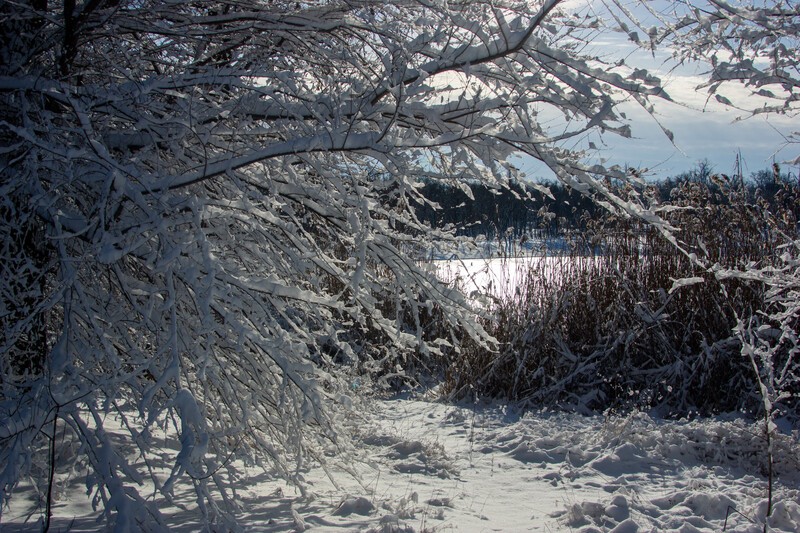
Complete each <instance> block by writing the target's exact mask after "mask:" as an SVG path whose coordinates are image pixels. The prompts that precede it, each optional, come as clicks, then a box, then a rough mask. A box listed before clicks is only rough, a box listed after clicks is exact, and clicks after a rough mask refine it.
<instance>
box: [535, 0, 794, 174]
mask: <svg viewBox="0 0 800 533" xmlns="http://www.w3.org/2000/svg"><path fill="white" fill-rule="evenodd" d="M571 3H573V4H575V5H576V6H580V5H581V4H583V6H584V7H585V6H586V0H573V1H572V2H571ZM592 44H593V46H594V47H595V52H596V53H598V54H599V55H608V54H611V55H612V56H613V55H618V56H619V57H626V62H627V63H628V64H629V65H631V66H636V67H643V68H646V69H648V70H649V71H650V72H651V73H653V74H655V75H657V76H659V77H661V78H662V82H663V85H664V88H665V89H666V91H667V93H668V94H669V95H670V96H671V97H672V99H673V101H675V102H679V103H680V104H678V103H670V102H665V101H658V102H654V103H655V109H656V118H657V119H658V121H659V122H660V123H661V124H662V125H663V126H664V127H665V128H667V129H669V130H670V131H672V132H673V133H674V143H672V142H670V140H669V139H668V138H667V137H666V135H665V134H664V133H663V132H662V131H661V128H660V127H659V126H658V124H657V122H656V120H655V119H654V118H653V117H651V116H649V115H648V114H647V113H646V112H645V111H644V110H643V109H641V107H639V106H637V105H635V104H630V105H627V106H626V107H625V109H624V110H625V112H626V115H627V116H628V118H629V119H630V124H631V127H632V133H633V138H632V139H620V138H616V137H615V136H613V135H604V136H602V137H600V136H593V137H592V138H590V139H589V140H591V141H592V142H594V144H595V145H596V146H597V148H598V151H597V152H596V153H595V154H594V156H593V159H592V160H591V162H592V163H597V162H603V161H601V159H604V160H605V164H607V165H610V164H620V165H627V166H631V167H636V168H640V169H641V168H647V169H649V173H648V175H649V176H650V177H652V178H662V177H668V176H674V175H677V174H679V173H681V172H685V171H687V170H691V169H692V168H695V167H696V166H697V164H698V163H699V162H700V161H702V160H707V161H708V162H709V163H710V164H711V166H712V168H713V170H714V171H716V172H720V173H725V174H732V173H734V172H735V171H736V162H737V157H738V158H739V160H740V161H741V170H742V172H743V174H744V175H745V176H749V175H750V174H751V173H753V172H756V171H759V170H762V169H765V168H768V167H770V166H771V165H772V163H773V161H775V162H778V163H783V165H782V166H783V168H784V170H786V171H790V172H793V173H795V174H797V173H799V171H800V166H799V165H797V164H790V163H789V162H792V161H794V160H796V159H798V156H800V143H798V142H795V143H789V142H787V140H788V137H789V136H790V135H791V134H792V133H793V132H798V131H800V124H798V121H797V117H794V118H793V117H791V116H786V115H775V114H771V115H758V116H750V115H749V114H748V113H746V112H744V111H741V110H739V109H735V108H734V107H731V106H727V105H724V104H721V103H719V102H717V101H716V100H715V99H714V98H713V97H712V98H709V97H708V93H707V92H706V90H705V89H698V86H699V85H701V84H702V83H703V81H704V77H703V73H704V71H707V70H708V68H709V67H708V66H707V65H701V64H693V65H687V66H683V67H680V68H675V65H674V64H673V63H671V62H670V61H669V59H670V55H671V53H670V50H669V49H663V50H661V51H658V52H657V53H656V55H655V56H652V55H651V54H649V53H646V52H635V53H631V50H632V49H633V45H632V44H631V43H630V42H628V41H627V39H626V36H625V35H624V34H613V33H606V34H603V35H601V36H600V38H599V39H597V40H595V41H593V43H592ZM719 92H720V93H721V94H724V95H725V96H726V97H728V98H729V99H730V100H731V101H733V102H736V103H744V104H746V105H748V106H751V104H754V105H753V107H757V106H759V105H760V104H761V100H756V98H757V97H753V96H752V91H751V90H750V89H748V88H746V87H744V86H742V85H737V84H728V85H725V86H723V87H722V88H721V90H720V91H719ZM762 100H763V99H762ZM774 103H775V102H774V101H773V102H772V104H773V105H774ZM519 167H520V169H521V170H522V171H523V172H524V173H525V174H526V175H527V176H528V178H536V177H549V176H551V175H552V174H551V173H550V172H549V170H547V169H546V168H545V167H544V165H542V164H541V163H539V162H538V161H535V160H533V159H524V160H522V161H520V164H519Z"/></svg>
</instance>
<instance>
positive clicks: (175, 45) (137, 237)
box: [0, 0, 796, 529]
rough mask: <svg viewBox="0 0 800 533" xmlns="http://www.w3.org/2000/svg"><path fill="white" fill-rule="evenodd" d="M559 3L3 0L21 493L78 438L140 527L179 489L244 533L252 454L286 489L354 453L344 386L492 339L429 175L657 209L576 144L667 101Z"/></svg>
mask: <svg viewBox="0 0 800 533" xmlns="http://www.w3.org/2000/svg"><path fill="white" fill-rule="evenodd" d="M559 3H560V2H559V1H558V0H546V1H544V2H542V1H533V2H518V1H514V0H494V1H491V2H489V1H485V2H484V1H475V0H463V1H459V0H456V1H447V2H445V1H439V0H433V1H427V0H389V1H385V2H380V3H378V2H375V3H373V2H364V1H361V0H318V1H316V0H315V1H305V2H302V1H301V2H296V1H283V0H243V1H237V2H194V1H189V0H175V1H170V2H164V1H158V0H137V1H131V0H84V1H80V0H79V1H76V0H64V1H50V2H47V1H46V0H31V1H20V2H4V3H2V5H0V39H1V41H0V43H1V46H0V139H2V142H0V198H2V200H0V202H2V204H0V213H1V214H2V218H1V225H0V227H2V233H0V263H2V265H3V275H2V280H0V317H2V324H1V325H0V327H1V328H2V335H0V364H1V365H2V374H1V375H0V379H1V380H2V382H0V387H2V395H1V396H0V421H1V422H0V465H3V466H2V470H0V490H2V494H3V498H4V499H5V498H7V497H8V496H9V495H10V494H11V492H12V491H13V489H14V487H15V486H16V484H17V483H18V481H19V479H20V476H21V475H22V474H23V473H25V472H26V471H30V470H31V469H32V468H33V466H32V465H35V464H39V463H42V462H44V463H47V462H48V461H49V462H50V466H51V467H52V466H53V465H52V462H53V457H54V453H53V452H54V450H55V447H56V446H57V442H56V439H57V435H62V434H64V433H65V431H69V432H70V433H71V434H73V435H75V436H76V438H77V439H78V442H79V443H80V459H81V460H82V461H85V462H86V463H87V464H88V466H89V470H90V472H91V475H90V476H89V478H88V479H87V486H88V487H89V489H90V491H91V492H92V494H93V495H94V498H95V501H96V502H97V503H98V505H100V506H101V507H102V508H103V509H105V512H106V513H107V516H108V519H109V521H111V522H113V523H115V524H116V525H117V526H118V527H119V528H120V529H124V528H126V527H135V528H137V529H138V528H157V527H158V525H159V524H163V523H164V522H163V517H162V516H161V515H160V514H159V512H158V511H157V508H158V506H159V505H160V503H161V501H162V500H166V501H170V499H171V498H172V496H173V493H174V487H175V484H176V483H178V482H186V483H189V484H191V485H192V486H193V487H194V490H195V491H196V494H197V497H196V501H197V505H198V509H199V510H200V513H201V515H202V516H203V517H204V518H203V519H204V520H206V521H207V522H208V523H209V524H220V526H219V527H226V525H230V523H229V522H228V521H230V520H232V519H233V516H234V514H235V502H234V501H232V500H231V499H229V498H228V495H229V490H230V487H231V486H232V484H233V483H235V480H236V475H237V472H236V471H235V469H234V468H233V466H232V465H233V464H234V461H232V459H234V458H235V459H237V460H238V459H243V460H247V461H252V462H254V463H256V464H261V465H264V466H267V467H269V468H270V469H274V470H276V471H278V472H280V473H281V474H282V475H285V476H286V477H289V478H292V477H293V476H296V474H297V473H298V472H299V469H298V468H299V467H300V466H302V464H303V461H305V460H307V458H308V457H309V456H310V455H313V454H315V453H317V452H318V451H319V450H321V449H323V447H326V446H336V445H337V443H338V442H339V436H338V434H337V429H338V428H337V425H336V423H335V420H334V417H335V410H332V409H331V407H332V406H333V405H335V404H336V402H338V401H339V400H341V399H343V398H342V396H341V389H340V388H339V383H340V381H341V380H342V378H343V376H351V377H354V376H360V377H361V378H362V379H365V380H374V379H377V378H378V377H384V378H390V377H392V376H397V375H401V374H403V373H404V368H407V367H408V366H409V365H424V364H426V363H427V362H428V361H429V360H430V359H431V358H435V357H436V356H437V354H439V353H441V351H442V350H443V349H445V348H447V349H457V348H451V347H452V346H457V343H458V339H459V338H460V336H461V335H463V334H467V335H470V336H472V337H473V338H475V339H477V340H478V341H479V342H483V343H485V344H486V345H487V347H489V346H490V345H491V342H492V340H491V339H490V338H488V336H487V335H486V334H485V333H484V332H483V331H482V330H481V328H480V327H479V326H478V325H477V323H476V321H475V313H474V311H471V310H470V309H469V306H468V305H467V304H466V302H465V300H464V298H463V297H462V296H461V295H459V294H457V293H456V292H454V291H453V290H451V289H449V288H448V287H447V286H445V285H443V284H442V283H440V282H439V281H437V279H436V278H435V276H433V274H432V273H431V272H430V271H428V270H426V269H425V268H424V267H422V266H420V264H419V263H418V262H417V261H416V259H417V257H418V256H417V253H418V250H419V248H420V247H424V246H425V245H426V244H427V243H429V242H431V241H432V240H438V241H447V240H451V238H452V236H451V235H449V234H447V233H445V232H442V233H440V234H437V233H435V232H433V231H432V230H430V229H429V228H427V227H425V226H424V225H423V224H421V223H420V222H419V221H418V220H417V218H416V216H415V213H414V205H418V204H419V203H424V202H425V199H424V198H423V197H422V196H421V195H420V193H419V187H420V182H419V179H420V178H421V177H425V178H427V179H438V180H443V181H448V182H451V183H453V184H456V185H458V184H463V183H464V182H465V181H467V180H478V181H482V182H484V183H487V184H490V185H493V186H498V187H500V186H503V184H504V183H507V182H508V180H513V179H516V177H517V176H516V174H515V172H516V171H515V169H514V167H513V165H511V164H510V163H509V157H510V156H512V155H514V154H519V153H522V154H527V155H528V156H532V157H534V158H537V159H539V160H541V161H543V162H545V163H546V164H547V165H549V166H550V167H551V168H552V169H553V170H554V171H555V172H556V173H557V174H558V175H559V176H560V177H561V178H562V179H563V180H565V181H566V182H568V183H570V184H572V185H574V186H576V187H578V188H581V189H584V190H587V191H589V190H594V191H595V192H596V193H597V194H598V195H599V196H606V197H607V198H606V201H608V202H611V203H614V202H616V205H617V206H618V207H620V208H622V209H623V210H629V211H636V206H634V205H630V204H629V203H625V202H621V201H617V200H616V199H615V198H613V197H610V196H609V195H608V192H607V191H606V190H605V189H604V188H603V186H602V181H600V180H597V179H596V177H597V176H605V175H612V176H617V177H623V176H624V175H623V173H622V172H620V171H619V169H617V168H616V167H613V166H611V167H608V168H603V167H599V166H587V165H585V164H584V163H583V162H582V158H581V153H580V152H579V151H575V150H573V149H568V148H567V147H568V146H569V147H572V146H576V145H578V146H580V143H578V142H577V141H578V140H579V139H581V138H582V136H583V135H584V134H585V133H586V132H588V131H603V132H611V133H615V134H620V135H623V136H628V135H630V125H629V124H627V123H626V121H625V120H624V118H623V117H622V116H621V114H619V113H618V112H617V111H616V107H617V104H618V103H619V102H620V101H622V100H624V99H631V98H632V99H635V100H636V101H638V102H639V103H640V104H641V105H642V106H644V107H645V108H647V109H651V103H650V99H651V98H653V97H657V98H668V96H667V95H666V93H665V92H664V91H663V90H662V89H661V87H660V81H659V79H658V78H656V77H654V76H651V75H650V74H648V73H647V72H646V71H643V70H639V69H633V68H629V67H628V66H627V65H625V64H624V63H622V62H617V61H612V60H609V59H603V58H600V57H596V56H593V55H591V54H588V53H587V51H586V49H585V44H586V42H587V41H588V40H590V39H591V38H592V37H593V36H594V35H595V33H596V32H597V31H600V28H602V27H603V25H602V24H601V23H600V22H599V21H598V20H597V19H596V18H595V17H594V16H588V15H587V16H583V15H576V14H574V13H572V12H569V11H566V10H564V9H561V7H560V6H559ZM709 5H710V6H711V9H712V10H717V12H718V13H719V12H722V11H724V10H728V9H729V6H728V5H727V4H722V3H720V2H713V3H711V4H709ZM795 9H796V8H795ZM708 16H710V15H709V14H708V12H697V13H696V18H695V19H693V20H695V21H696V22H693V24H695V23H696V24H698V25H699V26H698V27H700V28H701V29H702V31H703V32H705V31H708V32H709V33H708V35H712V36H713V35H717V33H714V31H715V30H714V28H715V27H716V26H714V24H715V23H716V22H713V21H712V22H707V21H706V20H705V19H704V18H703V17H708ZM792 17H795V18H796V13H795V15H791V14H789V20H791V21H794V20H795V19H794V18H792ZM681 20H682V19H681ZM747 20H748V21H749V20H750V19H747ZM759 21H760V19H759V20H757V21H756V22H757V23H758V22H759ZM732 24H733V26H732V27H739V25H740V22H739V20H738V19H737V20H734V21H733V23H732ZM688 26H689V24H688V22H687V23H686V24H683V23H682V22H681V21H678V23H677V25H676V24H675V23H674V21H673V22H668V21H666V26H665V27H667V28H668V29H670V30H671V31H672V33H673V34H676V35H683V33H681V30H682V29H683V28H685V27H688ZM707 28H708V30H706V29H707ZM653 35H660V34H659V33H658V32H655V33H654V34H653ZM664 35H665V36H666V34H664ZM720 35H722V34H720ZM665 38H666V37H665ZM710 38H711V37H710ZM720 38H721V37H720ZM713 42H722V41H713ZM751 42H752V43H755V42H760V41H755V40H752V41H746V40H743V41H742V45H743V46H745V47H746V46H748V45H749V44H751ZM691 46H695V45H694V44H692V45H691ZM776 57H777V56H776ZM612 59H613V58H612ZM793 94H794V93H793ZM464 190H465V191H467V190H468V189H467V188H464ZM645 215H646V216H649V217H650V219H652V220H653V221H656V222H657V220H656V218H655V217H654V216H652V215H648V214H647V213H645ZM433 315H436V316H437V317H438V319H437V321H436V323H437V324H439V323H441V324H445V326H446V327H445V329H444V330H443V331H442V330H436V331H431V328H432V327H433V326H432V321H431V320H430V317H431V316H433ZM437 327H438V326H437ZM110 415H113V416H110ZM57 428H58V431H56V429H57ZM159 428H161V429H165V428H166V429H168V430H169V428H172V430H174V431H175V432H176V434H177V435H178V436H179V438H180V451H179V453H177V455H176V457H174V458H172V464H171V466H170V468H171V472H170V475H169V476H168V477H167V479H166V480H164V479H162V478H160V477H159V475H158V473H157V466H158V460H159V458H160V456H159V455H157V454H154V453H153V452H152V447H153V445H154V442H153V434H154V433H155V432H157V430H159ZM48 447H49V452H48ZM134 459H135V461H134ZM140 486H143V487H155V494H156V495H157V496H158V497H156V498H150V497H149V496H148V495H146V494H144V493H143V492H142V491H147V490H152V489H150V488H138V487H140ZM47 518H48V517H46V519H47Z"/></svg>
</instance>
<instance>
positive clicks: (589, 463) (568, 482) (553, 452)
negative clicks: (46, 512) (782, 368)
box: [0, 398, 800, 532]
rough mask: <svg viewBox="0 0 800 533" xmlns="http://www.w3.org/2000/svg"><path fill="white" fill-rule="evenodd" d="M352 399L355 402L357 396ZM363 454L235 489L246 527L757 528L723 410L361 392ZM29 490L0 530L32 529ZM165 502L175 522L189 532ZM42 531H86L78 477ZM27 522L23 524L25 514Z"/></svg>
mask: <svg viewBox="0 0 800 533" xmlns="http://www.w3.org/2000/svg"><path fill="white" fill-rule="evenodd" d="M359 403H360V402H359ZM347 420H349V424H350V425H351V426H352V427H351V429H352V431H353V432H354V434H355V439H356V443H357V450H358V453H359V454H360V456H361V457H360V459H361V460H360V461H358V462H357V461H351V460H348V461H347V462H346V463H342V464H340V460H339V459H337V458H336V457H331V458H329V469H330V471H331V473H332V474H333V478H334V479H335V481H336V483H337V484H338V487H337V486H335V485H334V484H333V482H331V480H330V479H329V478H328V477H327V476H326V475H325V473H324V471H323V469H321V468H318V467H314V468H311V469H310V470H309V471H308V472H306V473H305V475H304V477H305V479H306V482H307V493H306V495H305V496H303V495H302V494H301V493H300V491H298V490H297V489H295V488H294V487H292V486H289V485H287V484H285V483H281V482H277V481H274V480H269V479H266V478H265V477H259V476H258V475H257V474H256V473H254V477H253V478H252V479H250V480H249V481H248V482H246V483H244V484H243V486H241V487H240V488H239V490H238V495H237V496H238V502H239V503H240V504H241V505H242V508H243V513H242V515H241V520H242V523H243V524H244V526H245V530H247V531H302V530H305V529H310V530H314V531H375V532H394V531H417V532H422V531H476V532H477V531H583V532H597V531H617V532H633V531H685V532H690V531H708V532H712V531H714V532H718V531H723V530H725V531H737V532H744V531H747V532H751V531H752V532H760V531H763V526H762V525H761V523H762V522H763V519H764V515H765V510H766V500H765V498H766V492H767V484H766V481H765V477H764V475H763V470H764V465H765V454H764V451H765V446H764V442H763V440H762V439H761V437H760V436H759V428H758V426H756V425H754V424H751V423H749V422H746V421H744V420H742V419H740V418H734V417H728V418H718V419H713V420H697V421H663V420H654V419H652V418H651V417H649V416H648V415H646V414H641V413H638V414H632V415H624V416H595V417H586V416H581V415H574V414H564V413H528V414H524V415H520V414H518V413H515V412H514V411H513V410H510V409H507V408H503V407H498V406H490V407H485V406H483V407H478V406H450V405H444V404H440V403H432V402H428V401H424V400H420V399H409V398H397V399H390V400H370V401H369V402H368V403H364V404H363V405H359V406H358V408H357V409H355V410H354V412H353V413H352V416H349V417H347ZM775 470H776V472H777V473H778V474H779V475H780V477H779V478H778V480H777V482H776V487H775V497H774V500H775V502H776V504H775V509H774V512H773V516H772V518H771V521H770V525H771V529H770V530H771V531H786V532H790V531H791V532H796V531H800V447H798V435H797V434H796V433H795V434H794V435H789V434H786V433H784V434H782V435H781V436H780V438H779V442H778V443H777V447H776V466H775ZM30 493H31V492H30V491H24V490H23V491H21V492H19V493H18V494H16V495H15V499H14V501H13V502H12V503H13V505H12V507H11V508H10V509H6V510H5V511H4V513H3V515H2V523H0V530H2V531H3V532H6V531H20V530H37V529H38V525H37V523H36V520H37V519H38V514H37V513H36V512H35V508H34V509H33V511H34V512H33V514H31V510H32V509H31V507H30V505H31V502H30V499H29V496H30ZM187 505H188V506H189V507H188V510H185V511H180V510H178V509H174V512H175V513H176V514H174V515H172V517H171V518H170V520H171V523H172V526H171V529H172V530H174V531H193V530H196V529H197V525H196V522H194V519H193V518H192V513H191V507H192V504H191V502H187ZM55 514H56V517H57V519H56V520H55V521H54V524H53V526H52V528H51V530H52V531H65V530H67V529H69V530H70V531H96V530H97V529H98V527H99V526H98V523H97V522H95V521H94V518H95V515H93V513H92V511H91V506H90V504H89V501H88V500H87V498H86V496H85V488H82V486H81V480H80V479H79V478H78V477H77V476H76V477H75V479H73V481H72V483H71V488H68V489H67V490H62V491H60V493H59V501H58V503H57V505H56V507H55ZM26 519H27V520H28V522H27V523H25V522H24V521H25V520H26Z"/></svg>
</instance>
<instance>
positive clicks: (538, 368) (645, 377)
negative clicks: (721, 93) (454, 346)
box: [446, 183, 797, 414]
mask: <svg viewBox="0 0 800 533" xmlns="http://www.w3.org/2000/svg"><path fill="white" fill-rule="evenodd" d="M796 192H797V191H796V190H795V191H794V194H795V198H797V195H796ZM757 200H758V199H757V198H756V199H755V200H753V198H749V199H748V197H747V195H746V194H744V191H742V190H737V189H735V188H732V187H729V186H727V187H726V184H725V183H722V184H721V185H720V184H717V186H715V187H710V186H708V185H703V184H698V183H686V184H684V185H683V186H681V187H679V188H677V189H676V190H675V191H673V198H672V199H671V201H672V204H673V205H675V206H676V207H680V209H679V210H676V211H673V212H672V213H673V214H672V215H671V222H672V223H673V224H675V225H676V226H678V227H680V228H681V231H680V232H679V233H678V234H676V237H677V238H678V239H679V242H680V243H681V247H682V248H683V251H681V250H679V249H678V248H676V247H675V246H674V245H673V244H671V243H669V242H667V241H666V240H665V239H664V238H663V237H662V236H661V235H660V234H659V233H657V232H656V231H655V230H654V229H653V228H652V227H648V226H646V225H643V224H637V223H634V222H633V221H631V220H630V219H624V218H616V217H613V216H608V217H606V218H605V219H604V220H601V221H593V222H592V224H591V225H590V227H589V228H588V233H587V234H585V235H589V236H590V238H591V239H592V243H593V244H595V245H599V246H600V247H601V249H602V250H603V253H602V254H601V255H598V256H596V257H591V258H587V257H582V256H579V255H577V254H573V253H565V254H563V255H560V256H558V257H557V258H556V259H553V258H550V259H548V262H547V263H545V261H544V260H532V262H531V263H529V264H528V266H527V267H526V268H527V270H526V271H525V272H521V273H519V278H518V279H520V280H522V281H521V282H520V284H519V286H518V290H516V291H515V292H514V293H512V294H507V295H505V296H503V297H501V298H498V299H497V300H495V303H494V306H493V308H492V309H491V313H490V318H487V319H486V322H485V324H484V327H486V329H487V330H488V331H489V332H490V333H491V334H492V335H494V336H495V337H496V338H497V340H498V341H499V343H500V349H499V351H497V352H496V353H490V352H487V351H486V350H485V349H482V348H480V347H478V346H477V345H471V344H470V343H469V342H468V341H467V342H465V343H464V345H463V346H462V349H461V352H460V354H458V355H457V356H456V360H455V362H454V363H453V364H452V365H451V367H450V369H449V371H448V374H447V380H446V389H447V391H448V392H449V393H450V394H451V395H452V396H454V397H458V396H463V395H465V394H466V393H469V394H479V395H482V396H491V397H502V398H507V399H511V400H515V401H522V402H525V403H529V404H537V405H542V404H556V403H558V404H561V405H564V404H573V405H575V406H580V407H582V408H588V409H593V410H596V409H607V408H616V407H634V406H635V407H639V408H652V407H659V408H661V409H663V410H664V411H665V412H666V413H668V414H670V413H671V414H686V413H689V412H700V413H710V412H717V411H724V410H733V409H739V410H747V409H751V408H752V407H753V406H754V405H757V404H758V402H759V399H758V391H757V387H756V386H755V385H754V379H753V377H754V376H753V375H752V368H751V367H750V365H749V363H748V361H747V360H746V359H745V358H744V357H742V356H741V343H740V341H739V340H737V338H736V336H735V335H734V334H733V329H734V327H735V326H736V324H737V319H739V318H743V317H748V316H752V315H753V314H754V313H757V312H758V311H759V310H762V309H764V308H765V287H764V286H763V285H762V284H761V283H759V282H755V281H752V282H747V281H742V280H740V279H738V280H737V279H727V280H719V279H717V278H716V277H715V276H714V275H713V273H711V270H710V268H709V267H710V266H712V265H718V266H723V267H727V268H745V267H747V265H753V264H762V265H763V264H768V263H769V262H771V261H774V260H775V259H776V257H777V254H778V253H779V248H778V247H779V244H780V243H781V240H782V239H785V237H786V235H787V233H786V232H792V231H795V230H794V229H793V228H794V227H795V226H794V225H793V222H792V221H791V220H788V223H787V222H785V220H787V219H791V216H789V217H787V213H776V212H775V211H774V210H770V209H769V208H768V207H767V206H766V204H759V203H758V201H757ZM794 205H795V206H796V205H797V202H794ZM792 212H793V211H792ZM687 252H692V253H694V254H696V258H699V261H698V260H697V259H696V258H694V257H691V258H690V256H689V255H688V254H687ZM701 262H702V266H701V264H700V263H701ZM685 278H698V279H702V280H703V281H702V282H701V283H694V284H691V285H687V286H683V287H681V288H679V289H677V290H674V291H671V290H670V289H671V288H672V287H673V283H674V281H675V280H679V279H685Z"/></svg>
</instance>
